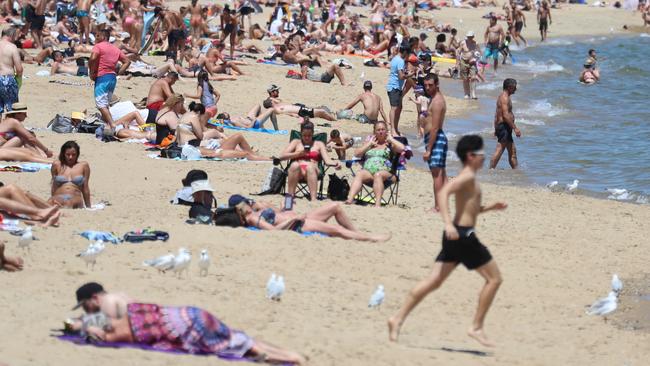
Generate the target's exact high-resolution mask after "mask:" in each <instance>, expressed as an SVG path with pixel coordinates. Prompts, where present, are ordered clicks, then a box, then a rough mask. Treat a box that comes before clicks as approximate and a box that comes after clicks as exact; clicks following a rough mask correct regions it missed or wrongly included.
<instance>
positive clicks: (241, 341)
mask: <svg viewBox="0 0 650 366" xmlns="http://www.w3.org/2000/svg"><path fill="white" fill-rule="evenodd" d="M86 332H87V333H88V335H90V336H91V337H92V338H95V339H98V340H101V341H104V342H110V343H116V342H120V343H135V344H139V345H143V346H148V347H152V348H154V349H156V350H161V351H171V352H174V351H176V352H186V353H190V354H204V355H210V354H211V355H216V356H220V357H225V358H250V359H251V360H254V361H263V362H268V363H291V364H295V365H302V364H303V363H304V362H305V360H304V358H303V357H302V356H300V355H299V354H298V353H296V352H293V351H288V350H284V349H281V348H279V347H276V346H272V345H270V344H268V343H265V342H262V341H259V340H255V339H253V338H251V337H249V336H248V335H246V333H244V332H241V331H238V330H234V329H230V328H229V327H228V326H227V325H226V324H224V323H222V322H221V321H220V320H219V319H217V318H216V317H215V316H214V315H212V314H210V313H209V312H207V311H206V310H203V309H199V308H196V307H191V306H182V307H176V306H159V305H155V304H140V303H129V304H128V305H127V311H126V316H125V317H122V318H120V319H111V320H110V324H109V325H108V326H105V327H104V329H101V328H99V327H95V326H88V327H87V329H86Z"/></svg>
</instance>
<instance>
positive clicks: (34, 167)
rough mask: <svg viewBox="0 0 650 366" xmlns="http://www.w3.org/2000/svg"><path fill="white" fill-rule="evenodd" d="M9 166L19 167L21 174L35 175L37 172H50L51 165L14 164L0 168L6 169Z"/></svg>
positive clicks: (0, 165) (0, 166) (2, 165)
mask: <svg viewBox="0 0 650 366" xmlns="http://www.w3.org/2000/svg"><path fill="white" fill-rule="evenodd" d="M9 166H19V167H20V168H21V169H22V171H23V172H28V173H35V172H38V171H39V170H50V169H51V168H52V164H44V163H16V164H0V168H6V167H9Z"/></svg>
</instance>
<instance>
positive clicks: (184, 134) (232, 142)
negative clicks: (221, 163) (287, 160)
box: [176, 102, 271, 161]
mask: <svg viewBox="0 0 650 366" xmlns="http://www.w3.org/2000/svg"><path fill="white" fill-rule="evenodd" d="M203 114H205V107H204V106H203V104H201V103H195V102H192V103H190V105H189V112H187V113H185V114H184V115H183V117H182V118H181V120H180V121H179V123H178V128H177V129H176V142H177V143H178V146H183V145H186V144H189V145H192V146H194V147H196V148H198V149H199V151H200V152H201V156H203V157H206V158H219V159H244V158H245V159H248V160H255V161H263V160H271V158H269V157H263V156H259V155H257V154H256V153H255V151H253V149H252V148H251V146H250V144H249V143H248V141H246V139H245V138H244V135H242V134H240V133H237V134H234V135H232V136H230V137H225V135H224V134H223V133H221V132H219V131H218V130H216V129H210V130H207V128H206V127H205V126H203V125H202V124H201V116H202V115H203ZM238 148H239V149H238Z"/></svg>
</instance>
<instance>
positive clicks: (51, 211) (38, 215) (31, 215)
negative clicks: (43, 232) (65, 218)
mask: <svg viewBox="0 0 650 366" xmlns="http://www.w3.org/2000/svg"><path fill="white" fill-rule="evenodd" d="M0 211H4V212H8V213H11V214H12V215H18V216H19V217H22V218H25V219H26V220H25V221H27V222H32V223H40V224H41V225H43V226H56V225H58V223H59V217H60V216H61V212H60V208H59V206H56V205H50V204H49V203H47V201H45V200H43V199H41V198H39V197H36V196H35V195H33V194H31V193H29V192H25V191H24V190H22V189H20V188H19V187H18V186H16V185H13V184H8V185H4V186H1V187H0Z"/></svg>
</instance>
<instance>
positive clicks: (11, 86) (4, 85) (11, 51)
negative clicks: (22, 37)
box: [0, 27, 23, 114]
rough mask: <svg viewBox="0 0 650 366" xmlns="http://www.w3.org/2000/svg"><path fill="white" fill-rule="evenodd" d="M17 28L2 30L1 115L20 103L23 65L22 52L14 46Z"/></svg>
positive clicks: (0, 68)
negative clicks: (19, 92) (19, 95)
mask: <svg viewBox="0 0 650 366" xmlns="http://www.w3.org/2000/svg"><path fill="white" fill-rule="evenodd" d="M17 30H18V29H17V28H15V27H7V28H5V29H3V30H2V39H0V114H2V113H4V112H6V111H10V110H11V106H12V105H13V104H14V103H16V102H18V90H19V89H20V85H21V84H22V80H23V64H22V63H21V61H20V52H19V51H18V47H16V45H15V44H14V41H15V38H16V32H17Z"/></svg>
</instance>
